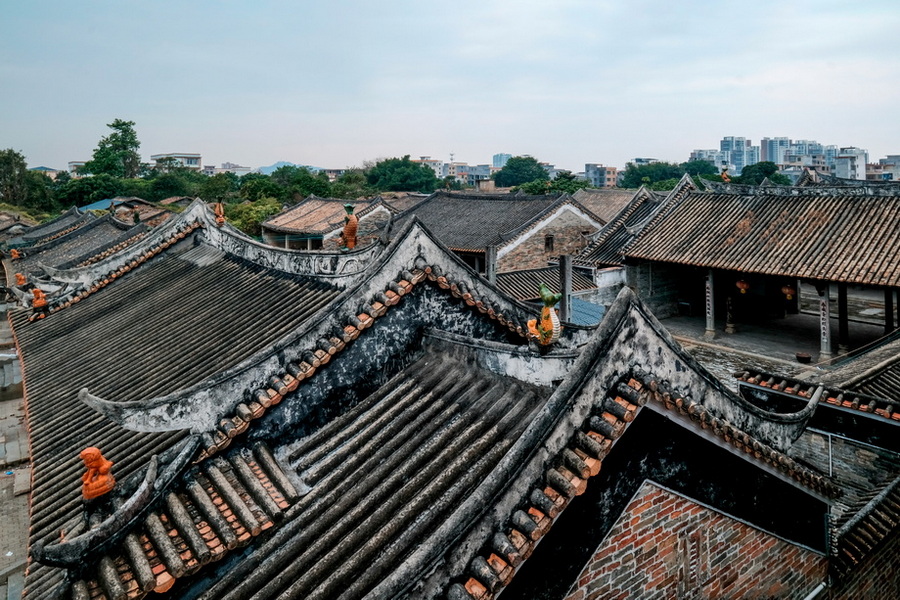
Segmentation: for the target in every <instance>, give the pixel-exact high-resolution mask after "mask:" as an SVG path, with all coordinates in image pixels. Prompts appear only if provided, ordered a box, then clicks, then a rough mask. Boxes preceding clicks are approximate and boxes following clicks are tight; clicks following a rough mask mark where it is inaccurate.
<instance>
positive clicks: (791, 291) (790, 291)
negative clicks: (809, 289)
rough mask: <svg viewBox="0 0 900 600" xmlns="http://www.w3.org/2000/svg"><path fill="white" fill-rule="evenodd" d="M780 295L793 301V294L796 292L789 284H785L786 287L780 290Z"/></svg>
mask: <svg viewBox="0 0 900 600" xmlns="http://www.w3.org/2000/svg"><path fill="white" fill-rule="evenodd" d="M781 293H782V294H784V295H785V296H787V299H788V300H793V299H794V294H796V293H797V290H796V289H794V286H792V285H791V284H787V285H786V286H784V287H783V288H781Z"/></svg>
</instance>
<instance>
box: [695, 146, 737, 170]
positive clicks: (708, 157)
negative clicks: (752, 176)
mask: <svg viewBox="0 0 900 600" xmlns="http://www.w3.org/2000/svg"><path fill="white" fill-rule="evenodd" d="M689 160H705V161H706V162H709V163H712V164H713V165H715V167H716V168H717V169H719V170H721V169H722V167H728V170H729V171H733V170H734V165H733V164H732V163H731V152H722V151H721V150H716V149H715V148H710V149H706V150H703V149H698V150H692V151H691V156H690V158H689Z"/></svg>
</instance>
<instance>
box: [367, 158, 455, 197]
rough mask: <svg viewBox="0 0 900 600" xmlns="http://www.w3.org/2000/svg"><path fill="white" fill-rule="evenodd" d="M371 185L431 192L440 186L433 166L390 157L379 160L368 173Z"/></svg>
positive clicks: (395, 190)
mask: <svg viewBox="0 0 900 600" xmlns="http://www.w3.org/2000/svg"><path fill="white" fill-rule="evenodd" d="M366 179H367V181H368V182H369V185H371V186H372V187H374V188H375V189H376V190H379V191H386V192H422V193H424V194H430V193H431V192H433V191H434V190H435V189H436V188H437V186H438V178H437V176H436V175H435V174H434V170H432V169H431V167H428V166H426V165H423V164H421V163H416V162H413V161H411V160H410V159H409V154H407V155H406V156H404V157H403V158H388V159H386V160H382V161H379V162H377V163H375V165H374V166H373V167H372V168H371V169H369V171H368V173H366Z"/></svg>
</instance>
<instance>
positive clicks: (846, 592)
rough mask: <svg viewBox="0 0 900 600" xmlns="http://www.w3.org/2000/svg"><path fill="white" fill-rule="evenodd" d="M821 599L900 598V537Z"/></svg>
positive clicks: (878, 550) (883, 599) (882, 599)
mask: <svg viewBox="0 0 900 600" xmlns="http://www.w3.org/2000/svg"><path fill="white" fill-rule="evenodd" d="M821 597H822V599H823V600H826V599H827V600H858V599H860V598H871V599H872V600H894V599H896V598H900V535H894V537H893V539H891V540H889V541H888V542H887V543H886V544H885V545H884V546H881V547H879V548H876V549H875V551H874V552H873V553H872V554H870V555H869V556H868V557H867V558H865V559H864V560H863V561H862V562H861V563H860V564H859V565H857V566H856V568H855V569H854V570H853V572H852V573H849V574H847V575H845V576H844V577H843V578H842V579H841V580H840V581H837V582H835V585H834V587H833V588H831V589H829V590H828V593H827V594H822V596H821Z"/></svg>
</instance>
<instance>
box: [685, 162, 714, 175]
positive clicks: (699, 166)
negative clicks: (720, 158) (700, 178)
mask: <svg viewBox="0 0 900 600" xmlns="http://www.w3.org/2000/svg"><path fill="white" fill-rule="evenodd" d="M681 167H682V169H684V172H685V173H687V174H688V175H718V174H719V169H718V168H716V165H714V164H712V163H711V162H709V161H708V160H689V161H687V162H684V163H681Z"/></svg>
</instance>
